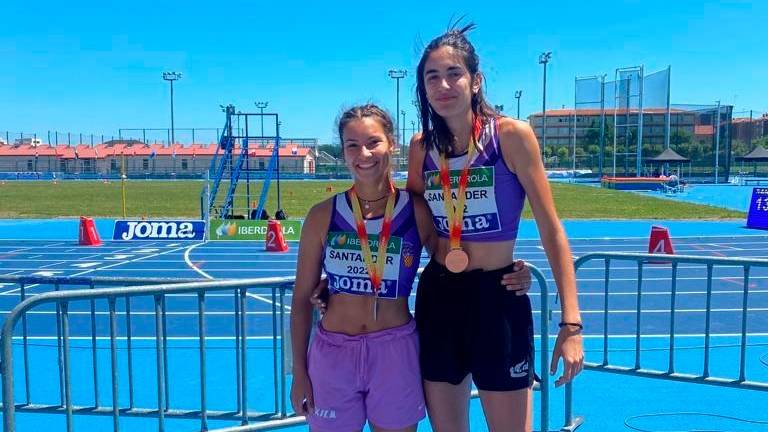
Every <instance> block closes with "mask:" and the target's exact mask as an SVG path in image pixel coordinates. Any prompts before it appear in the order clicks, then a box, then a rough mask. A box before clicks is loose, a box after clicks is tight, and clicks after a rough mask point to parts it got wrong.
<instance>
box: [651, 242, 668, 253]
mask: <svg viewBox="0 0 768 432" xmlns="http://www.w3.org/2000/svg"><path fill="white" fill-rule="evenodd" d="M665 250H666V249H665V248H664V240H659V242H658V243H656V248H655V249H653V252H652V253H655V254H657V253H661V254H663V253H666V252H665Z"/></svg>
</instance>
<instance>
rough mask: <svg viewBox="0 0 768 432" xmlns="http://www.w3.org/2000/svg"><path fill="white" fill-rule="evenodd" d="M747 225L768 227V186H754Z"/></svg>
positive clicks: (760, 227)
mask: <svg viewBox="0 0 768 432" xmlns="http://www.w3.org/2000/svg"><path fill="white" fill-rule="evenodd" d="M747 227H748V228H758V229H768V188H753V189H752V199H751V200H750V202H749V211H748V213H747Z"/></svg>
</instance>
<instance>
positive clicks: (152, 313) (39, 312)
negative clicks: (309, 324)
mask: <svg viewBox="0 0 768 432" xmlns="http://www.w3.org/2000/svg"><path fill="white" fill-rule="evenodd" d="M10 312H11V311H9V310H0V313H3V314H7V313H10ZM67 313H68V314H69V315H91V311H89V310H87V311H69V312H67ZM94 313H95V314H96V315H109V311H96V312H94ZM165 313H166V315H180V316H187V315H188V316H198V315H199V313H198V312H197V311H196V310H195V311H166V312H165ZM233 313H234V311H231V310H226V311H205V315H214V316H216V315H218V316H228V317H229V316H232V314H233ZM26 314H27V315H56V311H53V310H52V311H46V310H31V311H27V312H26ZM115 315H125V312H122V311H115ZM134 315H147V316H155V311H135V310H132V311H131V316H134ZM246 315H272V311H246Z"/></svg>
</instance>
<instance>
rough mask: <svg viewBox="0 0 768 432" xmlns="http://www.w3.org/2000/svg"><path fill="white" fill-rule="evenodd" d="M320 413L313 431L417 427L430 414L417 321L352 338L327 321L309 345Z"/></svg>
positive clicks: (310, 419)
mask: <svg viewBox="0 0 768 432" xmlns="http://www.w3.org/2000/svg"><path fill="white" fill-rule="evenodd" d="M308 369H309V378H310V380H311V381H312V391H313V394H314V398H315V412H314V413H313V414H311V415H309V416H307V422H308V423H309V425H310V427H311V429H312V431H313V432H318V431H320V432H323V431H351V430H360V429H362V428H363V426H365V421H366V420H368V421H369V422H370V423H371V424H373V425H376V426H378V427H380V428H384V429H401V428H404V427H407V426H411V425H414V424H416V423H418V422H419V420H421V419H423V418H424V416H425V414H426V413H425V407H424V392H423V389H422V382H421V373H420V371H419V339H418V337H417V334H416V322H415V321H414V320H411V321H410V322H408V323H407V324H404V325H402V326H399V327H394V328H390V329H386V330H381V331H378V332H373V333H367V334H362V335H356V336H350V335H346V334H342V333H333V332H329V331H326V330H325V329H323V327H322V323H321V324H320V325H318V327H317V332H316V333H315V337H314V339H312V343H311V344H310V347H309V354H308Z"/></svg>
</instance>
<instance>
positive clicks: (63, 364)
mask: <svg viewBox="0 0 768 432" xmlns="http://www.w3.org/2000/svg"><path fill="white" fill-rule="evenodd" d="M529 267H530V269H531V273H532V277H533V278H534V279H535V280H536V281H537V283H538V285H539V289H540V294H541V315H540V332H541V344H540V352H539V359H540V366H539V367H540V371H541V376H542V381H541V382H540V383H539V384H538V385H537V386H535V389H536V390H539V391H540V393H541V397H540V400H541V403H540V407H539V412H540V427H541V430H549V408H550V407H549V395H550V393H549V390H550V383H549V374H548V373H547V370H548V367H549V358H550V357H549V316H550V310H549V301H548V298H549V292H548V286H547V282H546V279H545V278H544V276H543V274H542V273H541V271H540V270H538V269H537V268H536V267H534V266H530V265H529ZM293 281H294V279H293V278H292V277H283V278H260V279H243V280H223V281H222V280H219V281H206V282H201V281H199V280H179V279H157V278H106V277H94V278H83V277H79V278H66V277H22V276H7V277H2V278H0V282H15V283H18V284H19V287H20V288H19V290H20V299H21V303H19V304H18V305H17V306H16V307H15V308H14V309H13V310H12V311H11V312H10V313H8V315H7V316H6V318H5V323H4V324H3V329H2V339H0V343H2V365H1V372H2V391H3V401H4V403H3V423H4V426H5V428H4V429H5V431H7V432H12V431H14V430H15V412H16V411H20V412H41V413H59V414H61V413H64V414H65V416H66V425H67V430H68V431H71V430H72V429H73V416H74V415H75V414H91V415H108V416H112V419H113V429H114V430H115V431H117V430H119V426H120V425H119V418H120V417H121V416H126V417H156V418H157V420H158V430H160V431H163V430H164V429H165V418H166V417H169V418H198V419H199V420H200V427H201V429H202V430H207V429H208V420H209V419H216V420H239V421H240V422H241V426H236V427H231V428H225V429H220V431H227V432H246V431H257V430H276V429H280V428H284V427H290V426H295V425H298V424H303V423H304V419H303V417H296V416H289V415H288V407H289V406H288V401H287V396H286V389H287V387H286V380H287V374H288V373H289V371H287V370H286V366H285V364H286V363H285V360H286V357H285V356H286V353H285V349H286V347H285V344H286V342H287V341H286V339H285V338H284V337H283V336H284V335H285V330H286V329H285V315H286V314H285V307H283V305H284V300H285V293H286V290H288V289H290V287H292V285H293ZM37 283H40V284H50V285H52V286H53V287H54V291H50V292H45V293H42V294H36V295H34V296H33V297H29V296H27V295H26V294H25V291H26V290H25V287H28V286H29V285H30V284H37ZM136 284H140V285H139V286H131V287H128V286H126V285H136ZM64 285H82V286H88V287H90V288H89V289H75V290H63V291H62V290H60V287H61V286H64ZM98 285H120V286H119V287H113V288H95V286H98ZM250 288H268V289H270V291H271V304H272V312H271V317H272V337H271V340H272V364H273V370H272V374H273V375H272V378H273V382H274V388H273V397H274V407H275V408H274V411H273V412H252V411H249V409H248V407H249V404H248V373H247V371H248V368H247V355H246V354H247V343H246V341H247V332H246V316H247V308H246V301H245V300H246V295H247V294H248V289H250ZM227 290H232V292H233V294H234V298H235V301H234V312H233V314H232V315H233V320H234V326H233V327H234V333H235V334H234V341H235V353H236V355H235V361H236V364H235V370H236V387H237V389H236V395H237V407H236V408H235V409H232V410H211V409H209V408H208V398H207V389H206V376H207V371H206V338H207V336H206V318H205V311H206V308H205V300H206V295H207V294H209V293H211V292H215V291H227ZM190 293H192V294H196V297H197V310H196V311H195V312H196V314H197V327H198V335H197V340H198V346H197V350H198V356H199V374H200V375H199V380H200V388H199V391H200V394H199V409H194V410H192V409H172V408H171V406H170V402H169V400H170V397H169V391H170V390H171V389H172V387H170V384H169V378H168V373H167V372H168V370H169V369H168V357H169V356H168V334H167V329H168V326H167V309H166V301H165V298H166V296H170V295H174V294H190ZM140 297H145V298H151V299H152V301H153V313H152V312H150V314H151V315H153V316H154V321H155V322H154V347H153V348H154V350H155V359H154V361H155V367H156V369H157V370H156V375H157V376H156V385H157V388H156V389H155V391H156V393H157V407H156V408H139V407H137V406H136V402H135V399H134V394H135V391H136V388H135V383H134V377H133V366H132V358H133V354H132V349H133V348H132V343H131V341H132V338H133V336H132V333H131V309H130V307H131V306H130V305H131V299H134V298H140ZM119 299H123V300H124V302H125V310H124V315H125V323H124V325H125V329H126V330H125V331H126V333H125V341H126V344H127V346H126V350H127V365H128V368H127V371H128V372H127V374H128V400H129V402H128V404H127V406H121V405H120V402H119V396H118V395H119V390H120V388H119V382H120V380H119V379H118V377H119V375H120V373H119V371H118V348H117V339H118V338H117V333H118V325H119V323H118V320H117V315H118V313H117V301H118V300H119ZM96 300H106V301H107V305H108V317H109V352H110V362H111V393H112V403H111V406H101V405H100V404H99V389H98V366H97V365H98V360H97V355H96V350H97V348H96V344H97V342H96V337H97V330H96V324H95V322H96V311H95V301H96ZM75 301H87V302H90V315H91V329H90V330H91V350H92V366H93V388H94V395H93V396H94V404H93V405H91V406H77V405H75V404H74V403H73V397H72V374H71V369H72V361H71V354H70V351H71V349H72V347H71V345H70V339H71V338H70V333H71V329H70V314H71V313H70V303H72V302H75ZM42 305H55V306H56V322H57V329H58V330H57V337H56V339H57V344H56V345H57V350H58V356H59V370H58V375H59V388H60V395H59V396H60V403H59V404H58V405H50V404H48V405H45V404H34V403H32V400H31V396H30V394H31V393H30V390H31V389H30V371H29V357H28V342H27V322H26V320H27V313H28V312H29V311H31V310H32V309H34V308H36V307H39V306H42ZM278 305H279V306H278ZM19 321H22V349H23V357H22V358H23V364H24V388H25V391H26V392H25V401H24V402H23V403H17V402H16V401H15V398H14V388H15V387H14V384H15V383H14V358H13V339H14V328H15V326H16V325H17V323H18V322H19ZM278 345H279V346H278ZM567 390H569V389H567ZM477 396H478V394H477V392H473V397H477ZM8 401H13V403H9V402H8ZM569 401H570V393H566V402H567V405H566V409H568V403H569ZM254 420H257V422H252V421H254ZM581 423H582V419H581V418H573V417H572V416H570V414H569V415H567V416H566V423H565V424H564V426H563V430H574V429H576V428H577V427H578V426H579V425H580V424H581Z"/></svg>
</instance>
